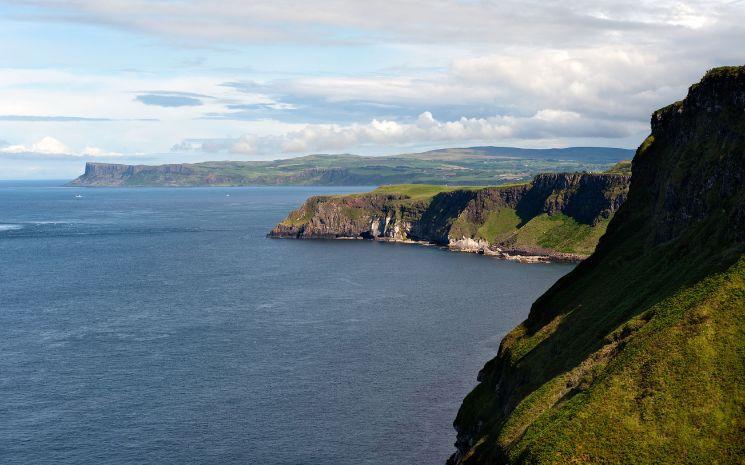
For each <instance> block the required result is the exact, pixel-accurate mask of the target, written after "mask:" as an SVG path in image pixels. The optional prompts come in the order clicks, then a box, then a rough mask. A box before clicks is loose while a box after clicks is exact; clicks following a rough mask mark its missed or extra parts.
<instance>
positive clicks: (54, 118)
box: [0, 115, 158, 123]
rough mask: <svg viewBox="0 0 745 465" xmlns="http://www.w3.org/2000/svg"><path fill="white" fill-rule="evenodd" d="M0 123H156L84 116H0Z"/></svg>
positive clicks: (141, 119) (144, 119)
mask: <svg viewBox="0 0 745 465" xmlns="http://www.w3.org/2000/svg"><path fill="white" fill-rule="evenodd" d="M0 121H15V122H24V123H29V122H44V123H48V122H62V123H65V122H86V123H87V122H111V121H158V120H157V119H155V118H127V119H121V118H120V119H114V118H88V117H84V116H44V115H0Z"/></svg>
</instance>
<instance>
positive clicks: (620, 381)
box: [450, 67, 745, 465]
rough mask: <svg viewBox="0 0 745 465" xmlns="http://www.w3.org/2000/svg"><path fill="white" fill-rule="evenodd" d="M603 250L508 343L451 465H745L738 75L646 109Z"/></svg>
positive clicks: (743, 123) (479, 394)
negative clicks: (647, 123)
mask: <svg viewBox="0 0 745 465" xmlns="http://www.w3.org/2000/svg"><path fill="white" fill-rule="evenodd" d="M632 171H633V176H632V177H631V186H630V190H629V194H628V199H627V200H626V202H625V203H624V204H623V206H621V208H620V209H619V211H618V212H617V213H616V214H615V215H614V217H613V219H612V220H611V222H610V224H609V226H608V229H607V233H606V234H605V236H603V238H602V239H601V240H600V243H599V245H598V247H597V250H596V252H595V253H594V254H593V255H592V256H591V257H590V258H589V259H587V260H585V261H584V262H582V263H581V264H580V265H579V266H577V267H576V268H575V269H574V270H573V271H572V272H571V273H569V274H568V275H567V276H565V277H564V278H562V279H561V280H559V281H558V282H557V283H556V284H555V285H554V286H553V287H552V288H551V289H549V290H548V291H547V292H546V293H545V294H544V295H543V296H541V297H540V298H539V299H538V300H537V301H536V302H535V303H534V304H533V306H532V308H531V310H530V315H529V317H528V319H527V320H526V321H524V322H523V323H522V324H521V325H520V326H518V327H517V328H515V329H514V330H512V331H511V332H510V333H509V334H508V335H507V336H506V337H505V338H504V339H503V341H502V343H501V346H500V349H499V353H498V355H497V357H496V358H495V359H493V360H491V361H490V362H488V363H487V364H486V366H485V367H484V368H483V369H482V371H481V372H480V373H479V376H478V380H479V381H480V384H479V385H478V386H477V387H476V388H475V389H474V390H473V392H471V393H470V394H469V395H468V397H467V398H466V399H465V400H464V402H463V405H462V407H461V409H460V411H459V413H458V416H457V418H456V420H455V428H456V430H457V432H458V438H457V442H456V446H457V449H458V450H457V453H456V454H454V455H453V457H451V459H450V463H451V464H463V465H465V464H493V463H530V464H537V463H606V464H633V463H639V464H641V463H644V464H648V463H670V464H673V463H674V464H682V463H691V464H692V463H742V460H743V457H744V456H745V446H744V444H745V441H744V438H745V417H744V416H743V411H744V409H745V389H744V388H743V385H744V382H745V379H744V375H745V356H744V354H743V341H745V257H744V256H743V253H744V252H745V67H729V68H718V69H714V70H712V71H710V72H708V73H707V74H706V75H705V76H704V78H703V79H702V81H701V82H700V83H698V84H695V85H693V86H692V87H691V88H690V90H689V93H688V96H687V97H686V98H685V100H683V101H680V102H677V103H674V104H672V105H670V106H668V107H665V108H663V109H661V110H659V111H657V112H655V113H654V114H653V116H652V133H651V135H650V136H649V137H648V138H647V139H646V140H645V141H644V143H643V144H642V145H641V146H640V147H639V149H638V150H637V153H636V155H635V157H634V159H633V168H632Z"/></svg>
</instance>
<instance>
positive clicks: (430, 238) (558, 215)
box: [269, 173, 629, 261]
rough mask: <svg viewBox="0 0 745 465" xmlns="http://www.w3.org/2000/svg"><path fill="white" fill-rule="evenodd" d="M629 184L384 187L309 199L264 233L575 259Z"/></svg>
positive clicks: (622, 180)
mask: <svg viewBox="0 0 745 465" xmlns="http://www.w3.org/2000/svg"><path fill="white" fill-rule="evenodd" d="M628 184H629V178H628V176H624V175H616V174H589V173H560V174H540V175H537V176H536V177H535V178H534V179H533V181H532V182H531V183H524V184H516V185H507V186H498V187H486V188H479V187H467V188H455V187H446V186H433V185H416V184H414V185H394V186H384V187H380V188H378V189H375V190H374V191H372V192H369V193H366V194H353V195H344V196H317V197H312V198H310V199H308V200H307V201H306V202H305V203H304V204H303V205H302V206H301V207H300V208H299V209H298V210H296V211H294V212H292V213H290V215H289V216H288V217H287V218H286V219H285V220H284V221H283V222H282V223H280V224H279V225H277V227H275V228H274V229H273V230H272V231H271V232H270V233H269V236H270V237H282V238H299V239H338V238H364V239H375V240H386V241H398V242H403V241H423V242H429V243H433V244H438V245H446V246H448V247H449V248H450V249H453V250H459V251H464V252H475V253H483V254H486V255H493V256H498V257H501V258H508V259H518V260H523V261H538V260H549V259H551V260H564V261H575V260H580V259H582V258H584V257H586V256H587V255H589V254H590V253H591V252H592V251H593V250H594V249H595V245H596V244H597V241H598V239H599V238H600V236H602V234H603V233H604V232H605V228H606V226H607V225H608V222H609V220H610V218H611V217H612V216H613V214H614V212H615V211H616V210H617V209H618V207H619V206H620V205H621V203H623V201H624V199H625V197H626V192H627V190H628Z"/></svg>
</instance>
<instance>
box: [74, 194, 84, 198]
mask: <svg viewBox="0 0 745 465" xmlns="http://www.w3.org/2000/svg"><path fill="white" fill-rule="evenodd" d="M75 198H76V199H82V198H83V196H82V195H80V194H76V195H75Z"/></svg>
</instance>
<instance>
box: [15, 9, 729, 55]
mask: <svg viewBox="0 0 745 465" xmlns="http://www.w3.org/2000/svg"><path fill="white" fill-rule="evenodd" d="M26 3H28V4H36V5H42V6H44V7H47V8H49V7H52V8H53V10H52V11H49V12H48V15H47V16H46V17H47V18H48V19H52V20H60V21H76V20H77V21H81V22H86V23H99V24H109V25H112V26H115V27H119V28H128V29H131V30H135V31H144V32H146V33H150V34H153V35H156V36H159V37H163V36H165V37H171V38H174V39H177V40H187V41H194V42H198V43H199V42H202V41H205V40H207V41H211V42H253V43H266V42H267V41H271V42H275V43H276V42H292V43H303V44H305V43H308V42H311V43H313V42H316V43H317V42H325V43H336V42H352V43H354V42H418V43H448V44H452V43H453V42H457V43H475V42H479V43H487V44H492V45H495V44H505V43H506V44H510V45H515V44H535V43H539V42H542V43H553V44H554V46H556V47H563V46H567V45H574V44H577V43H588V42H596V41H598V40H606V41H607V40H613V37H609V36H610V35H611V34H612V33H617V34H627V35H636V36H637V37H639V38H640V39H642V40H646V39H648V38H649V37H650V36H657V35H660V34H668V35H670V34H681V33H685V32H686V31H699V30H701V29H705V28H707V27H714V26H719V27H722V26H723V25H728V26H732V25H736V24H737V22H736V21H732V19H733V18H732V16H733V15H734V14H737V13H738V12H739V13H741V12H742V5H740V4H739V2H732V1H711V0H697V1H690V0H689V1H684V0H658V1H652V0H641V1H635V2H628V1H624V0H606V1H602V2H598V1H593V0H577V1H574V2H528V3H526V2H524V1H518V0H502V1H500V2H482V1H462V0H441V1H438V2H436V5H433V3H432V2H431V1H429V0H351V1H350V0H325V1H322V2H310V1H307V0H275V1H271V2H268V1H251V2H247V1H244V0H223V1H221V2H219V3H215V2H213V1H210V0H192V1H189V2H173V1H170V0H130V1H127V2H122V1H121V0H51V1H50V0H43V1H41V0H37V1H28V2H26ZM401 18H406V21H402V20H401ZM278 25H279V26H280V27H277V26H278ZM661 29H662V30H661ZM350 30H355V31H358V33H357V34H354V35H351V36H350V35H349V34H347V32H348V31H350ZM350 37H352V38H350ZM622 42H623V40H620V41H619V43H622Z"/></svg>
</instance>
